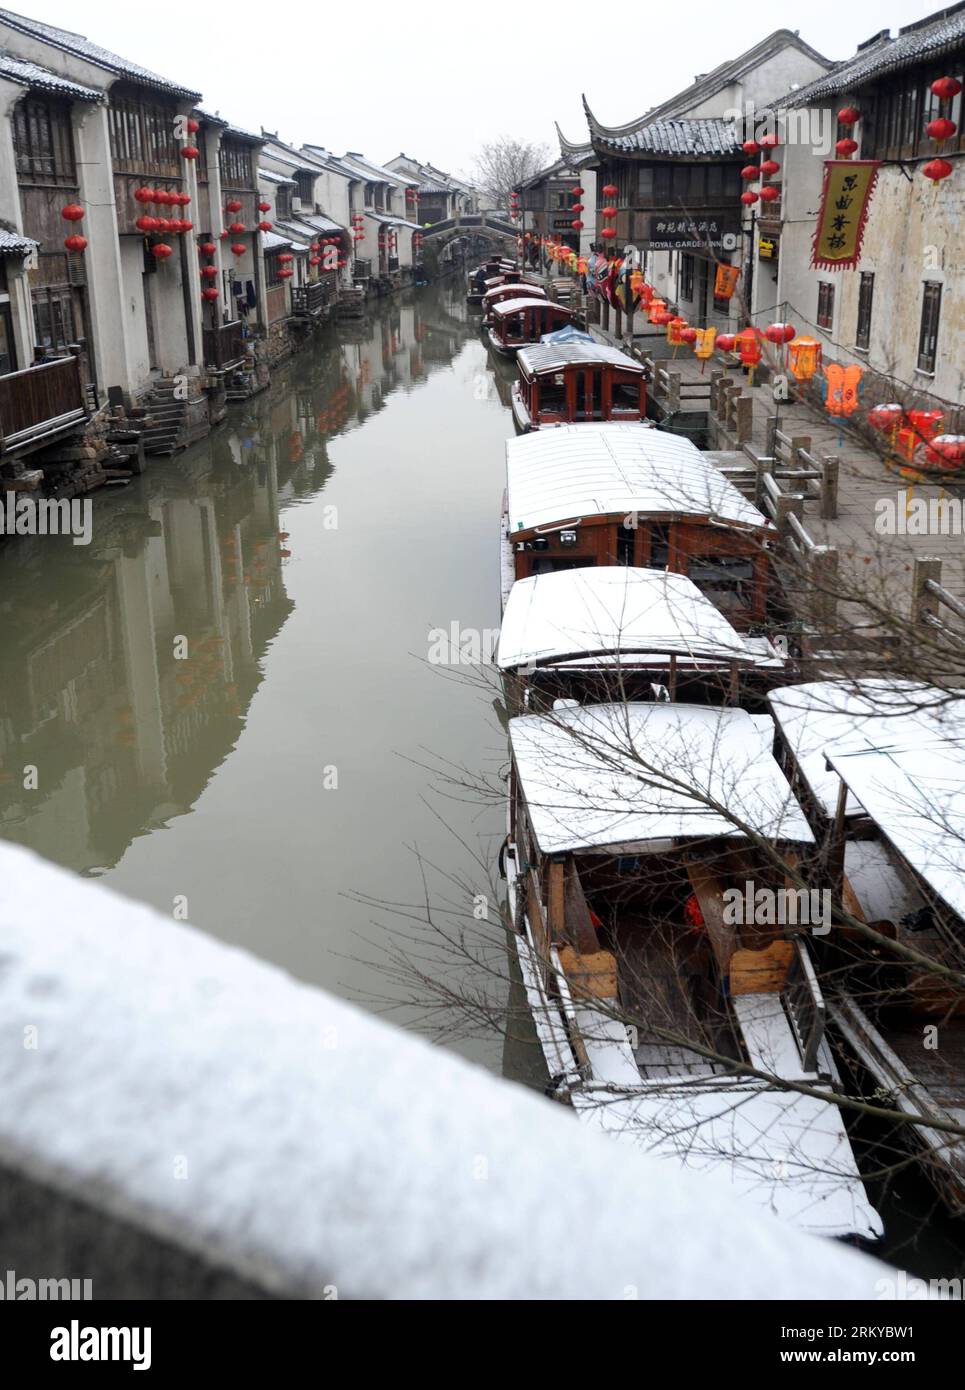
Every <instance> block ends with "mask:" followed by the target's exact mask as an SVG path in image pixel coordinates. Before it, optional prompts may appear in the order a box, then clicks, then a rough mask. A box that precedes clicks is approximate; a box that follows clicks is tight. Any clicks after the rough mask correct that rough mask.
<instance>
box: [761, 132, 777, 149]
mask: <svg viewBox="0 0 965 1390" xmlns="http://www.w3.org/2000/svg"><path fill="white" fill-rule="evenodd" d="M780 143H781V137H780V136H779V135H762V136H761V140H760V145H761V149H762V150H776V149H777V147H778V145H779V144H780Z"/></svg>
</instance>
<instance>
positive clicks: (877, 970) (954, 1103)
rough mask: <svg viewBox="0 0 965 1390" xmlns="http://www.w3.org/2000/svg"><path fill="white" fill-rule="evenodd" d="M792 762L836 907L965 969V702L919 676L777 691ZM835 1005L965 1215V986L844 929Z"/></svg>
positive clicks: (829, 951) (834, 953)
mask: <svg viewBox="0 0 965 1390" xmlns="http://www.w3.org/2000/svg"><path fill="white" fill-rule="evenodd" d="M769 699H770V703H771V706H772V709H773V712H774V718H775V721H776V724H777V729H778V757H779V758H780V759H781V760H782V761H783V762H784V764H785V766H786V767H787V769H788V771H789V772H790V774H791V777H792V780H793V782H794V784H795V785H796V787H797V788H799V790H800V796H801V801H802V804H803V805H804V807H805V809H806V810H807V811H808V815H809V819H810V822H811V825H812V828H813V830H814V832H815V835H816V837H817V839H818V842H819V844H820V845H821V846H822V848H823V850H824V854H825V862H826V863H827V864H828V865H829V866H830V869H829V872H828V874H827V877H828V878H829V879H830V891H831V892H832V894H833V898H834V904H835V906H840V907H843V908H844V910H845V911H846V912H847V913H848V914H849V916H850V917H851V918H853V919H856V920H857V921H859V922H866V923H868V924H869V925H870V926H872V927H873V928H874V929H875V930H876V931H877V932H879V933H880V934H881V935H882V936H884V937H886V938H889V939H890V940H893V941H894V942H896V943H897V944H898V945H899V946H906V947H909V948H911V949H912V950H914V951H916V952H919V953H920V954H922V955H924V956H925V957H926V958H927V959H929V960H933V961H938V962H939V963H940V964H942V965H944V966H945V967H947V968H949V969H951V970H953V971H956V972H958V973H959V974H960V975H961V974H963V973H965V851H963V848H962V846H963V843H965V699H955V698H952V699H950V698H949V695H948V692H947V691H942V690H938V689H934V688H931V687H928V686H926V685H920V684H913V683H911V682H907V681H891V680H865V681H858V682H843V681H818V682H813V683H810V684H806V685H800V686H788V687H785V688H781V689H777V690H774V691H772V692H771V694H770V696H769ZM822 954H823V956H824V958H825V960H826V962H827V965H828V968H829V971H830V972H833V975H832V977H833V978H834V979H835V980H836V981H840V983H839V984H838V986H837V988H836V989H835V991H834V993H833V994H832V995H831V996H830V997H829V1000H828V1009H829V1014H830V1018H831V1022H832V1025H833V1029H834V1031H835V1034H836V1036H837V1038H838V1040H839V1042H840V1046H841V1051H842V1053H843V1054H844V1055H845V1056H846V1057H847V1058H848V1059H849V1060H850V1061H851V1062H852V1064H854V1067H855V1077H856V1080H857V1082H858V1084H859V1086H861V1087H862V1088H863V1089H865V1090H866V1091H867V1092H875V1093H876V1098H877V1099H878V1100H880V1099H881V1098H882V1093H883V1094H884V1098H885V1099H886V1102H887V1103H889V1104H890V1105H891V1106H893V1107H895V1108H897V1109H898V1110H901V1111H902V1112H903V1113H904V1114H906V1115H908V1116H911V1117H914V1118H915V1119H917V1118H918V1117H921V1123H920V1124H915V1125H913V1126H912V1125H909V1126H908V1127H907V1129H906V1132H905V1138H906V1140H907V1141H909V1142H910V1143H911V1146H912V1148H913V1149H917V1151H918V1153H919V1154H920V1157H921V1160H922V1164H923V1167H924V1170H925V1172H926V1173H927V1175H928V1177H929V1178H930V1180H931V1181H932V1182H933V1183H934V1185H935V1187H936V1188H937V1190H938V1192H939V1193H940V1195H941V1196H942V1198H943V1199H944V1201H945V1203H946V1205H947V1206H948V1207H949V1209H950V1210H951V1211H953V1212H954V1213H955V1214H956V1215H962V1214H965V1141H963V1140H960V1139H959V1140H956V1139H955V1138H954V1137H952V1136H950V1135H949V1134H948V1132H947V1131H946V1132H942V1131H939V1130H936V1129H935V1128H934V1127H931V1126H929V1123H928V1121H929V1120H933V1121H934V1120H940V1121H944V1122H946V1123H947V1122H948V1121H951V1122H953V1123H955V1124H958V1125H965V989H962V988H956V987H955V986H954V982H949V981H947V980H946V979H945V978H943V977H942V976H940V975H936V974H935V973H934V972H932V971H928V970H926V969H924V968H919V967H917V966H915V965H914V964H913V963H911V962H909V961H908V960H907V958H905V957H902V956H900V955H897V954H895V955H889V952H888V948H887V946H884V945H882V944H881V943H875V942H873V941H869V939H868V938H867V937H866V936H865V935H863V934H862V933H861V932H860V931H858V930H857V929H855V928H854V927H849V926H848V925H847V923H842V924H841V925H838V926H836V927H835V928H834V931H833V932H831V933H829V934H828V936H827V938H826V940H825V941H824V942H822Z"/></svg>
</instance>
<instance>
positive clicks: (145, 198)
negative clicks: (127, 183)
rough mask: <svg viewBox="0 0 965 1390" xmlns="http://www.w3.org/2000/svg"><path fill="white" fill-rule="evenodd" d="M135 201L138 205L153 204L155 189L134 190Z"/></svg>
mask: <svg viewBox="0 0 965 1390" xmlns="http://www.w3.org/2000/svg"><path fill="white" fill-rule="evenodd" d="M134 201H135V202H136V203H153V202H154V189H153V188H135V190H134Z"/></svg>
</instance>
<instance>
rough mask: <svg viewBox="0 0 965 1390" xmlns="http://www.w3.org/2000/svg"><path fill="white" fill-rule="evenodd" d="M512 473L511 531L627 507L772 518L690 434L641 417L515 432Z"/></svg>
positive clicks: (761, 523) (762, 523)
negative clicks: (646, 424)
mask: <svg viewBox="0 0 965 1390" xmlns="http://www.w3.org/2000/svg"><path fill="white" fill-rule="evenodd" d="M500 307H501V306H499V305H497V306H496V309H495V310H494V312H495V313H498V311H499V308H500ZM506 474H507V495H508V501H509V525H510V530H511V531H523V530H529V529H531V528H532V527H535V526H548V525H552V524H553V523H555V522H560V521H570V520H576V519H578V518H580V517H583V516H606V515H611V514H613V513H618V514H623V515H625V514H627V513H628V512H642V513H650V514H653V515H661V514H665V513H676V514H683V515H685V516H709V517H712V518H714V519H715V520H718V521H721V522H724V523H727V524H730V525H740V526H750V527H755V528H764V527H767V526H768V525H769V523H768V521H767V518H766V517H765V516H764V515H763V514H762V513H761V512H759V511H758V510H757V508H756V507H755V506H753V505H752V504H751V503H750V502H748V501H747V499H746V498H745V497H744V496H743V494H742V493H740V492H738V490H737V488H736V487H735V486H734V485H733V483H731V482H730V481H729V480H728V479H727V478H725V477H724V475H723V473H721V472H720V471H719V469H717V468H715V467H714V465H713V463H711V462H710V460H709V459H708V458H707V457H706V456H705V455H704V454H702V453H701V451H700V450H699V449H698V448H697V446H696V445H695V444H693V443H692V442H691V441H690V440H689V439H685V438H684V437H683V436H682V435H675V434H669V433H667V432H666V431H664V430H645V429H641V428H640V426H639V424H636V423H633V424H600V425H596V424H593V425H591V424H581V425H557V426H556V427H555V428H554V429H552V430H536V431H534V432H533V433H531V434H525V435H522V436H521V437H520V438H518V439H509V440H507V442H506Z"/></svg>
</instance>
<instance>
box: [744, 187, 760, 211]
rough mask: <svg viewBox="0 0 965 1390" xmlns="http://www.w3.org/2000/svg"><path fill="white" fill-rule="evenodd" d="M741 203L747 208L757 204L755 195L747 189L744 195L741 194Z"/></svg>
mask: <svg viewBox="0 0 965 1390" xmlns="http://www.w3.org/2000/svg"><path fill="white" fill-rule="evenodd" d="M741 202H742V203H746V205H747V206H748V207H751V205H752V204H754V203H756V202H757V194H756V193H752V192H751V190H750V189H748V190H747V192H746V193H742V194H741Z"/></svg>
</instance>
